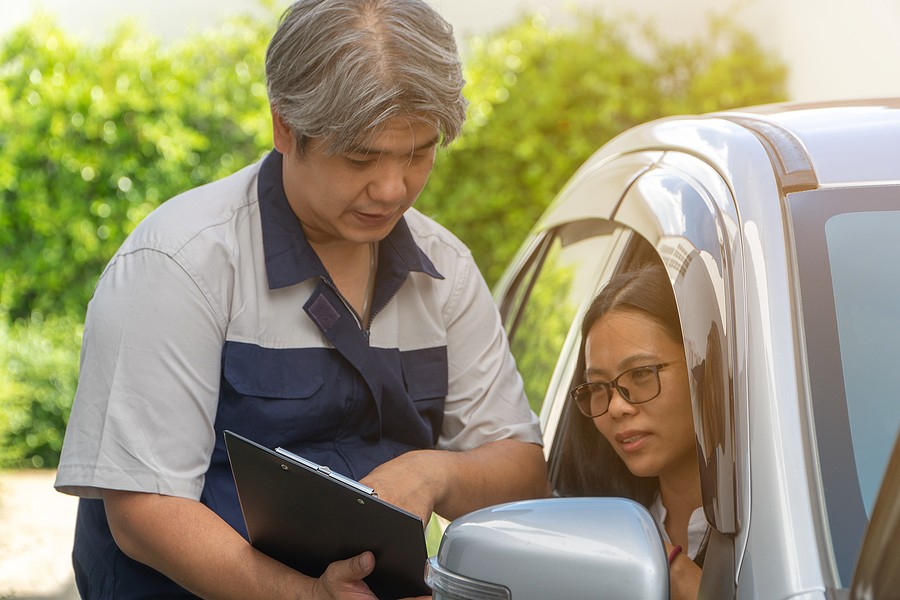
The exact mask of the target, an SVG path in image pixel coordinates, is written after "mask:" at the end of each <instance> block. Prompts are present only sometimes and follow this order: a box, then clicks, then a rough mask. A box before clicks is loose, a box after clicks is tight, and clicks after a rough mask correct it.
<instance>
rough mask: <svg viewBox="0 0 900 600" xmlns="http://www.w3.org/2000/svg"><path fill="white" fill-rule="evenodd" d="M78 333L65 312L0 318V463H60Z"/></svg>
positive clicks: (75, 377)
mask: <svg viewBox="0 0 900 600" xmlns="http://www.w3.org/2000/svg"><path fill="white" fill-rule="evenodd" d="M81 333H82V325H81V323H80V322H79V321H78V320H77V319H73V318H70V317H63V318H52V319H48V320H46V321H44V320H42V319H41V318H40V317H39V316H36V317H35V318H33V319H28V320H24V319H23V320H20V321H17V322H15V323H14V324H13V325H12V326H10V325H7V323H6V321H0V342H2V345H0V365H3V366H4V367H5V369H4V375H3V376H0V407H2V409H0V468H7V467H21V466H33V467H44V466H55V465H56V464H57V463H58V462H59V451H60V448H61V447H62V441H63V431H64V425H65V423H66V421H67V420H68V417H69V408H70V406H71V402H72V397H73V396H74V395H75V383H76V381H77V380H78V353H79V349H80V347H81Z"/></svg>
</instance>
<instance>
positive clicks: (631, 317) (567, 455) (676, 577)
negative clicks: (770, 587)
mask: <svg viewBox="0 0 900 600" xmlns="http://www.w3.org/2000/svg"><path fill="white" fill-rule="evenodd" d="M582 340H583V344H584V346H583V348H582V351H583V357H584V383H582V384H581V385H579V386H577V387H576V388H575V389H573V390H572V393H571V396H572V402H573V404H574V406H573V407H572V408H573V410H569V411H568V417H567V423H566V430H567V431H566V435H565V437H564V440H565V441H564V444H565V445H564V448H563V454H562V457H561V461H560V473H559V483H558V491H559V492H560V493H561V494H563V495H570V496H571V495H577V496H623V497H626V498H631V499H633V500H635V501H637V502H640V503H641V504H643V505H644V506H646V507H647V508H648V509H649V510H650V513H651V514H652V515H653V516H654V518H655V519H656V521H657V523H659V526H660V530H661V531H662V533H663V537H664V541H665V543H666V551H667V552H668V554H669V565H670V567H669V569H670V579H671V597H672V598H673V599H679V600H681V599H688V598H690V599H692V600H693V599H695V598H696V597H697V591H698V589H699V584H700V574H701V570H700V569H701V566H700V565H702V558H703V553H704V551H705V545H706V539H707V535H708V525H707V523H706V519H705V517H704V515H703V509H702V497H701V493H700V472H699V468H698V463H697V452H696V446H695V436H694V428H693V419H692V416H691V398H690V386H689V383H688V373H687V368H686V365H685V358H684V345H683V340H682V336H681V327H680V324H679V319H678V311H677V308H676V305H675V298H674V296H673V294H672V288H671V286H670V284H669V280H668V277H667V275H666V272H665V270H664V269H663V267H662V266H660V265H650V266H645V267H642V268H640V269H638V270H636V271H631V272H628V273H622V274H619V275H617V276H615V277H613V278H612V279H611V280H610V281H609V283H608V284H607V286H606V287H605V288H604V290H603V291H602V292H601V293H600V294H599V295H598V296H597V298H596V299H595V300H594V301H593V303H592V304H591V306H590V308H589V309H588V311H587V314H586V315H585V318H584V322H583V324H582ZM576 406H577V410H575V407H576ZM584 465H591V468H589V469H585V468H584ZM695 561H697V562H695ZM698 563H699V564H698Z"/></svg>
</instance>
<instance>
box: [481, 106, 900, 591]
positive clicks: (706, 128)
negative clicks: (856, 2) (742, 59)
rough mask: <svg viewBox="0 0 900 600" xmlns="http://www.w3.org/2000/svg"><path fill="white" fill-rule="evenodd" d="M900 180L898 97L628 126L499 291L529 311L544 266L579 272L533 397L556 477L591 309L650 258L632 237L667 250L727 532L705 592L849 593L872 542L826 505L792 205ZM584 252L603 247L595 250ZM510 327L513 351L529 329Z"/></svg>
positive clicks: (708, 504) (698, 417) (564, 196)
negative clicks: (614, 278)
mask: <svg viewBox="0 0 900 600" xmlns="http://www.w3.org/2000/svg"><path fill="white" fill-rule="evenodd" d="M896 189H900V100H897V99H887V100H878V101H874V102H846V103H842V104H837V105H790V104H788V105H768V106H763V107H753V108H749V109H742V110H738V111H729V112H722V113H715V114H710V115H701V116H686V117H672V118H666V119H661V120H658V121H654V122H651V123H648V124H646V125H642V126H638V127H636V128H634V129H631V130H629V131H627V132H625V133H623V134H621V135H619V136H618V137H616V138H614V139H613V140H611V141H610V142H608V143H607V144H605V145H604V146H603V147H601V148H600V149H599V150H598V151H597V152H596V153H595V154H594V155H593V156H592V157H590V158H589V159H588V160H587V161H586V162H585V163H584V164H583V165H582V166H581V167H580V168H579V169H578V171H577V172H576V173H575V174H574V175H573V177H572V178H571V180H570V181H569V183H567V184H566V185H565V186H564V188H563V189H562V190H561V192H560V194H559V195H558V197H557V198H556V199H555V201H554V202H553V203H552V204H551V206H550V207H549V208H548V210H547V211H546V212H545V214H544V215H543V216H542V217H541V219H540V220H539V221H538V223H537V225H536V226H535V228H534V230H533V231H532V233H531V235H530V236H529V239H528V241H526V243H525V244H524V245H523V247H522V250H520V252H519V254H518V255H517V257H516V259H515V260H514V261H513V263H512V264H511V265H510V268H509V269H508V270H507V272H506V273H505V274H504V277H503V278H502V279H501V281H500V282H499V284H498V286H497V287H496V288H495V294H496V297H497V299H498V302H499V304H500V307H501V313H502V314H503V315H504V318H505V319H509V318H511V317H510V315H515V314H516V313H518V312H519V311H520V310H521V311H524V312H527V311H529V310H532V308H531V305H535V304H538V303H537V302H536V301H535V300H534V298H540V294H539V292H541V290H542V288H541V286H542V285H544V286H545V287H548V286H546V283H547V282H550V281H555V280H553V279H548V280H546V281H545V282H542V281H541V280H540V277H541V275H540V272H541V271H542V270H543V271H545V272H553V271H554V269H556V273H555V275H554V277H556V280H558V283H559V282H562V283H568V284H570V287H571V292H570V293H569V295H568V296H567V297H566V298H565V299H566V300H568V304H566V303H561V302H558V301H557V302H548V301H547V300H543V302H544V303H545V304H547V305H548V306H561V305H562V304H566V306H567V308H566V310H565V311H563V314H564V316H563V317H562V318H563V319H564V320H565V321H566V323H567V324H568V325H567V326H568V329H567V331H566V332H565V336H564V338H565V339H564V341H561V342H560V341H557V342H556V343H555V344H556V345H555V346H552V347H551V346H548V347H547V348H545V349H544V350H543V351H544V352H545V353H555V357H556V358H557V359H558V360H557V362H556V363H555V366H552V373H550V374H549V375H548V374H547V373H545V374H543V375H542V376H541V377H542V379H541V380H540V385H539V386H537V387H538V388H539V389H540V393H539V394H538V395H540V396H541V397H540V398H538V399H537V400H536V401H535V404H537V405H539V406H538V408H540V410H541V422H542V426H543V427H544V435H545V444H546V446H545V453H546V455H547V458H548V461H549V464H550V468H551V477H553V476H554V473H555V471H554V461H555V453H556V452H558V444H557V439H556V436H557V435H558V432H559V428H558V424H559V422H560V420H561V416H562V414H563V412H564V411H565V403H566V392H567V390H568V389H569V388H570V387H571V386H572V385H573V383H574V382H575V380H576V379H577V377H578V376H579V372H578V369H579V367H578V366H577V364H576V363H577V361H578V359H579V348H580V344H581V340H580V333H579V331H578V329H579V328H578V323H580V316H581V315H582V314H583V312H584V310H585V308H586V306H587V304H588V303H589V301H590V299H591V298H592V297H593V295H594V294H595V293H596V292H597V291H599V289H600V288H602V286H603V285H604V284H605V281H606V280H607V279H608V278H609V277H610V276H611V275H612V274H613V273H614V272H615V271H617V270H622V269H624V268H626V267H627V264H628V263H629V261H633V260H636V259H635V257H634V256H631V255H630V254H629V253H630V252H632V251H633V248H635V247H638V246H635V245H634V240H635V239H636V238H640V239H642V240H644V241H645V242H649V244H650V246H652V248H653V252H655V253H656V254H657V255H658V257H659V258H660V259H661V260H662V261H663V263H664V264H665V265H666V267H667V270H668V272H669V275H670V279H671V282H672V285H673V290H674V292H675V295H676V300H677V303H678V308H679V314H680V317H681V321H682V329H683V333H684V337H685V353H686V358H687V362H688V369H689V371H690V373H691V374H692V379H691V381H692V401H693V403H694V406H693V409H694V420H695V432H696V434H697V437H698V448H699V453H698V458H699V460H700V466H701V472H702V473H703V477H702V480H703V501H704V509H705V512H706V515H707V520H708V521H709V522H710V523H711V524H713V525H714V527H715V530H716V533H715V535H714V537H713V540H712V541H711V542H710V543H711V548H713V547H714V548H715V552H708V553H707V562H706V564H705V567H704V578H703V582H702V585H701V597H707V598H717V599H718V598H729V597H733V598H740V599H742V600H743V599H760V600H763V599H764V600H778V599H787V598H810V599H811V598H816V599H823V598H845V597H847V596H848V594H849V592H848V587H849V583H850V581H849V579H850V577H851V575H852V569H853V560H854V557H855V553H856V552H857V549H856V546H858V543H859V539H852V542H853V543H852V544H850V545H846V546H845V545H844V540H845V539H848V538H847V534H846V531H843V530H841V528H840V527H836V526H835V524H834V519H832V520H831V521H829V519H828V510H827V508H828V507H827V506H826V504H827V502H840V501H843V500H844V498H845V497H846V496H845V495H841V494H839V493H836V492H835V491H834V490H835V488H836V487H840V485H838V484H839V480H835V481H830V482H827V481H824V480H823V474H822V473H823V464H822V463H821V462H820V457H823V456H824V457H826V459H827V460H828V461H829V463H828V465H825V466H828V468H829V469H830V468H831V464H832V463H836V462H839V461H840V460H842V459H841V458H840V457H839V456H837V455H838V454H839V452H838V451H832V452H829V449H828V448H824V449H822V448H819V446H820V445H822V444H823V443H824V444H825V445H826V446H827V445H828V444H829V443H830V440H828V439H823V438H822V436H821V435H819V433H817V430H816V422H815V417H816V410H817V409H816V406H814V403H813V401H812V400H811V395H812V391H813V390H812V388H814V387H816V385H817V380H813V381H812V384H810V373H811V370H810V366H809V361H810V360H811V358H810V357H811V354H810V352H809V347H808V345H807V344H808V342H809V340H807V337H808V335H809V334H810V333H812V334H814V335H813V337H814V338H816V340H818V338H817V337H816V334H815V331H813V330H808V329H807V328H805V325H804V320H803V308H804V305H803V298H802V294H801V290H800V289H799V288H800V283H798V282H799V281H800V279H798V277H799V275H798V268H799V267H798V257H797V256H796V247H795V243H796V239H795V231H794V227H795V225H796V224H797V222H795V221H793V220H792V219H799V218H805V217H803V215H802V214H801V212H802V211H801V210H800V207H801V206H802V203H806V204H810V203H811V204H812V205H815V204H816V203H819V202H821V203H823V205H824V204H825V203H827V202H831V201H832V200H830V199H829V198H830V196H829V194H831V196H849V197H851V199H855V198H857V197H858V198H859V199H860V202H863V201H866V202H868V198H869V197H870V196H871V195H872V194H876V195H877V194H879V193H880V194H882V196H884V198H886V200H885V202H884V203H885V205H889V206H892V207H893V209H892V210H895V211H900V195H898V194H897V192H896ZM857 190H860V191H857ZM862 190H869V191H866V192H864V191H862ZM883 190H889V191H888V192H883ZM884 198H883V199H884ZM895 199H896V201H895ZM839 201H840V198H839ZM600 240H602V241H600ZM580 246H584V249H582V250H578V251H576V249H577V248H579V247H580ZM586 256H590V257H594V261H595V262H591V263H590V264H587V265H585V264H583V263H584V262H585V260H584V257H586ZM804 260H807V259H804ZM822 260H823V261H824V260H825V258H824V257H823V258H822ZM588 262H590V261H588ZM807 262H809V261H808V260H807ZM826 262H827V261H826ZM548 265H549V267H548ZM804 268H805V267H804ZM824 276H825V277H830V275H828V274H826V275H824ZM566 277H568V279H566ZM576 284H577V285H576ZM560 285H561V284H560ZM560 285H558V287H560ZM563 287H564V286H563ZM541 293H543V292H541ZM559 294H560V295H563V294H562V293H561V292H560V293H559ZM511 298H514V299H515V301H514V302H513V301H511V300H510V299H511ZM807 303H810V298H807ZM832 310H833V307H832ZM898 310H900V309H898ZM551 317H552V315H549V314H547V313H546V309H545V313H544V314H543V318H544V319H545V320H546V319H549V318H551ZM515 319H518V317H515ZM898 333H900V332H898ZM510 338H511V344H512V347H513V348H514V351H515V348H516V344H517V341H516V332H515V330H510ZM560 339H562V336H559V337H558V340H560ZM823 339H825V338H823ZM831 339H834V340H835V343H836V340H837V338H836V337H834V338H828V340H831ZM814 343H815V344H819V345H821V344H822V343H823V342H821V341H814ZM827 343H832V342H830V341H828V342H827ZM813 350H815V351H818V347H815V348H813ZM517 360H519V356H517ZM816 360H817V361H819V360H820V358H816ZM837 360H838V362H837V363H836V364H837V368H838V369H839V368H840V361H839V358H838V359H837ZM545 362H546V359H545ZM542 368H543V369H544V370H545V371H548V370H549V369H550V367H548V366H546V365H545V366H544V367H542ZM817 368H818V367H817ZM704 374H705V375H704ZM711 375H712V376H715V377H717V378H718V379H719V380H720V381H721V383H720V384H718V385H717V387H716V389H718V392H716V393H714V394H712V395H710V392H708V391H707V390H705V389H704V388H703V387H702V386H703V381H704V377H708V376H711ZM524 376H525V377H526V379H527V378H528V376H527V374H526V375H524ZM819 387H821V385H819ZM817 393H820V392H817ZM533 400H534V399H533ZM892 418H893V417H892ZM821 425H822V424H821V423H820V424H819V427H821ZM842 435H843V434H842ZM817 436H818V437H817ZM845 437H846V436H845ZM844 443H846V442H844ZM852 450H853V448H852V447H851V448H850V453H851V454H852ZM841 451H843V450H841ZM850 463H852V460H850V461H849V463H848V464H850ZM851 468H852V464H851ZM898 468H900V467H898ZM829 472H830V471H829ZM854 476H855V472H854ZM829 477H832V478H834V476H831V475H829ZM826 483H827V484H828V486H827V490H826ZM826 491H827V493H826ZM854 502H855V503H856V500H854ZM858 512H859V511H857V513H854V514H858ZM863 518H865V516H864V515H863ZM854 519H858V516H857V517H854V515H853V514H848V525H847V527H851V528H856V530H857V531H859V529H860V528H859V527H858V522H856V521H854ZM863 526H864V523H863ZM845 529H846V527H845ZM859 535H860V537H861V534H859ZM832 536H838V537H839V538H840V543H838V544H837V545H836V542H835V540H833V539H832ZM850 538H853V536H852V535H851V536H850Z"/></svg>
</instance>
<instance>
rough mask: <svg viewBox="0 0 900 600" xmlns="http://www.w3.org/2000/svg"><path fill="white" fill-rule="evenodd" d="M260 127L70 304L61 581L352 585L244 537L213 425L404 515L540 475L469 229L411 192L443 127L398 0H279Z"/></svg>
mask: <svg viewBox="0 0 900 600" xmlns="http://www.w3.org/2000/svg"><path fill="white" fill-rule="evenodd" d="M266 74H267V80H268V89H269V98H270V102H271V106H272V118H273V131H274V141H275V150H274V151H273V152H272V153H270V154H269V155H268V156H267V157H266V158H265V159H263V160H262V161H260V162H259V163H258V164H255V165H251V166H249V167H247V168H245V169H243V170H241V171H239V172H238V173H236V174H234V175H232V176H230V177H228V178H226V179H223V180H221V181H218V182H215V183H212V184H209V185H207V186H203V187H201V188H197V189H195V190H191V191H189V192H187V193H185V194H183V195H181V196H179V197H176V198H173V199H172V200H170V201H168V202H166V203H165V204H163V205H162V206H161V207H160V208H159V209H158V210H157V211H155V212H154V213H153V214H152V215H151V216H150V217H148V218H147V219H146V220H145V221H144V222H143V223H142V224H141V225H140V226H139V227H138V228H137V229H136V230H135V231H134V233H133V234H132V235H131V236H129V238H128V240H126V241H125V243H124V244H123V245H122V247H121V249H120V250H119V251H118V253H117V254H116V256H114V257H113V259H112V260H111V261H110V263H109V265H108V266H107V268H106V269H105V271H104V273H103V275H102V276H101V279H100V282H99V283H98V286H97V289H96V292H95V294H94V297H93V299H92V300H91V303H90V305H89V307H88V314H87V320H86V325H85V335H84V344H83V349H82V371H81V376H80V380H79V388H78V392H77V395H76V398H75V402H74V406H73V410H72V416H71V419H70V422H69V428H68V430H67V432H66V440H65V445H64V448H63V456H62V461H61V464H60V468H59V474H58V477H57V482H56V485H57V488H58V489H60V490H61V491H63V492H66V493H72V494H77V495H79V496H81V497H82V500H81V501H80V505H79V514H78V523H77V528H76V539H75V551H74V564H75V570H76V578H77V580H78V585H79V590H80V592H81V593H82V595H83V596H84V597H86V598H149V597H153V598H159V597H190V596H191V595H192V594H193V595H198V596H203V597H215V598H282V597H283V598H371V597H372V595H371V593H370V592H369V590H368V588H367V587H366V586H365V584H364V582H363V581H362V579H363V577H365V576H366V575H367V574H368V573H369V572H371V570H372V568H373V556H372V555H371V553H363V554H361V555H359V556H356V557H347V559H348V560H345V561H339V562H336V563H333V564H332V565H331V566H330V567H329V568H328V570H327V571H326V572H325V574H324V575H322V576H321V577H319V578H313V577H308V576H306V575H303V574H300V573H297V572H295V571H292V570H290V569H288V568H287V567H285V566H284V565H282V564H281V563H278V562H277V561H274V560H272V559H269V558H268V557H266V556H264V555H263V554H261V553H259V552H257V551H256V550H254V549H253V548H252V547H251V546H250V545H249V544H248V543H247V541H246V539H245V536H246V532H245V530H244V525H243V522H242V519H241V513H240V508H239V505H238V502H237V498H236V494H235V490H234V484H233V481H232V480H231V476H230V471H229V468H228V460H227V456H226V454H225V450H224V444H223V439H222V432H223V431H224V430H226V429H230V430H232V431H235V432H237V433H240V434H243V435H245V436H247V437H250V438H252V439H254V440H256V441H258V442H259V443H261V444H263V445H266V446H269V447H275V446H282V447H285V448H287V449H289V450H292V451H294V452H296V453H298V454H302V455H304V456H306V457H308V458H310V459H312V460H314V461H316V462H319V463H321V464H327V465H329V466H330V467H331V468H332V469H334V470H336V471H339V472H342V473H343V474H345V475H348V476H350V477H354V478H357V479H361V480H362V481H363V482H364V483H366V484H367V485H369V486H371V487H374V488H375V489H377V490H378V493H379V495H380V496H381V497H382V498H384V499H386V500H388V501H390V502H392V503H394V504H397V505H399V506H401V507H403V508H405V509H407V510H409V511H411V512H413V513H415V514H418V515H420V516H421V517H422V519H423V520H425V521H427V520H428V518H429V517H430V515H431V513H432V511H436V512H438V513H439V514H441V515H443V516H445V517H448V518H453V517H455V516H457V515H460V514H462V513H465V512H468V511H470V510H472V509H475V508H478V507H481V506H484V505H488V504H492V503H496V502H501V501H506V500H512V499H516V498H523V497H529V496H536V495H541V494H544V493H545V492H546V488H547V482H546V472H545V465H544V461H543V455H542V452H541V448H540V432H539V428H538V426H537V421H536V418H535V416H534V415H533V413H531V411H530V410H529V408H528V406H527V403H526V401H525V397H524V394H523V391H522V384H521V380H520V377H519V376H518V374H517V372H516V370H515V365H514V363H513V360H512V358H511V356H510V354H509V351H508V347H507V344H506V340H505V337H504V334H503V331H502V328H501V325H500V322H499V318H498V315H497V312H496V309H495V308H494V306H493V303H492V300H491V297H490V294H489V292H488V289H487V287H486V285H485V284H484V281H483V279H482V278H481V276H480V274H479V273H478V270H477V268H476V266H475V263H474V261H473V260H472V257H471V255H470V253H469V251H468V250H467V249H466V248H465V247H464V246H463V245H462V244H461V243H460V242H459V241H458V240H457V239H456V238H454V237H453V236H452V235H451V234H450V233H449V232H447V231H446V230H444V229H443V228H441V227H440V226H438V225H437V224H436V223H434V222H433V221H431V220H429V219H428V218H426V217H424V216H423V215H421V214H420V213H418V212H417V211H415V210H414V209H411V206H412V204H413V203H414V202H415V200H416V198H417V196H418V194H419V192H420V191H421V190H422V188H423V186H424V185H425V182H426V180H427V178H428V175H429V173H430V172H431V169H432V166H433V161H434V157H435V150H436V147H437V146H438V145H443V144H447V143H449V142H450V141H451V140H453V139H454V138H455V137H456V136H457V135H458V133H459V131H460V129H461V127H462V123H463V120H464V117H465V100H464V99H463V97H462V95H461V88H462V85H463V80H462V76H461V71H460V65H459V58H458V55H457V52H456V47H455V43H454V40H453V36H452V31H451V29H450V27H449V25H447V23H446V22H445V21H444V20H443V19H441V17H440V16H439V15H438V14H437V13H435V12H434V10H432V9H431V8H430V7H429V6H428V5H427V4H425V3H424V2H422V1H420V0H301V1H299V2H297V3H295V4H294V5H293V6H291V7H290V8H289V9H288V11H287V12H286V13H285V15H284V17H283V18H282V20H281V23H280V25H279V27H278V30H277V32H276V33H275V36H274V37H273V39H272V41H271V43H270V45H269V50H268V53H267V57H266Z"/></svg>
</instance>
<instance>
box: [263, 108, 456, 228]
mask: <svg viewBox="0 0 900 600" xmlns="http://www.w3.org/2000/svg"><path fill="white" fill-rule="evenodd" d="M273 120H274V130H275V147H276V148H277V149H278V150H279V152H281V153H282V154H283V155H284V170H283V177H284V189H285V192H286V193H287V198H288V202H289V203H290V205H291V208H292V209H293V211H294V214H296V215H297V218H298V219H300V222H301V224H302V226H303V230H304V233H305V234H306V237H307V239H308V240H309V241H310V242H312V243H313V244H327V243H331V242H351V243H357V244H364V243H368V242H374V241H379V240H381V239H383V238H384V237H385V236H387V234H388V233H390V231H391V230H392V229H393V228H394V225H396V223H397V221H399V220H400V217H402V216H403V213H404V212H406V210H407V209H408V208H409V207H410V206H412V205H413V203H414V202H415V201H416V198H417V197H418V196H419V193H420V192H421V191H422V188H424V187H425V182H426V181H427V180H428V175H429V174H430V173H431V168H432V166H433V165H434V154H435V148H436V145H437V140H438V131H437V128H435V127H434V126H431V125H427V124H424V123H420V122H416V121H412V120H408V119H405V118H402V117H394V118H393V119H391V120H390V121H388V122H387V126H386V127H385V128H384V129H383V131H382V132H381V133H379V134H378V135H377V136H375V137H374V138H373V139H372V140H370V141H369V142H368V143H367V144H365V147H364V148H361V149H359V150H358V151H355V152H352V153H349V154H335V155H331V156H329V155H327V154H326V153H325V151H326V149H327V148H328V140H326V139H323V138H312V139H310V140H309V142H308V143H307V145H306V148H305V149H304V151H303V154H302V155H298V154H297V151H296V140H295V139H294V135H293V133H292V132H291V130H290V129H289V128H288V127H286V126H285V125H284V123H283V122H282V121H281V119H280V118H279V117H278V116H277V114H273Z"/></svg>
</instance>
